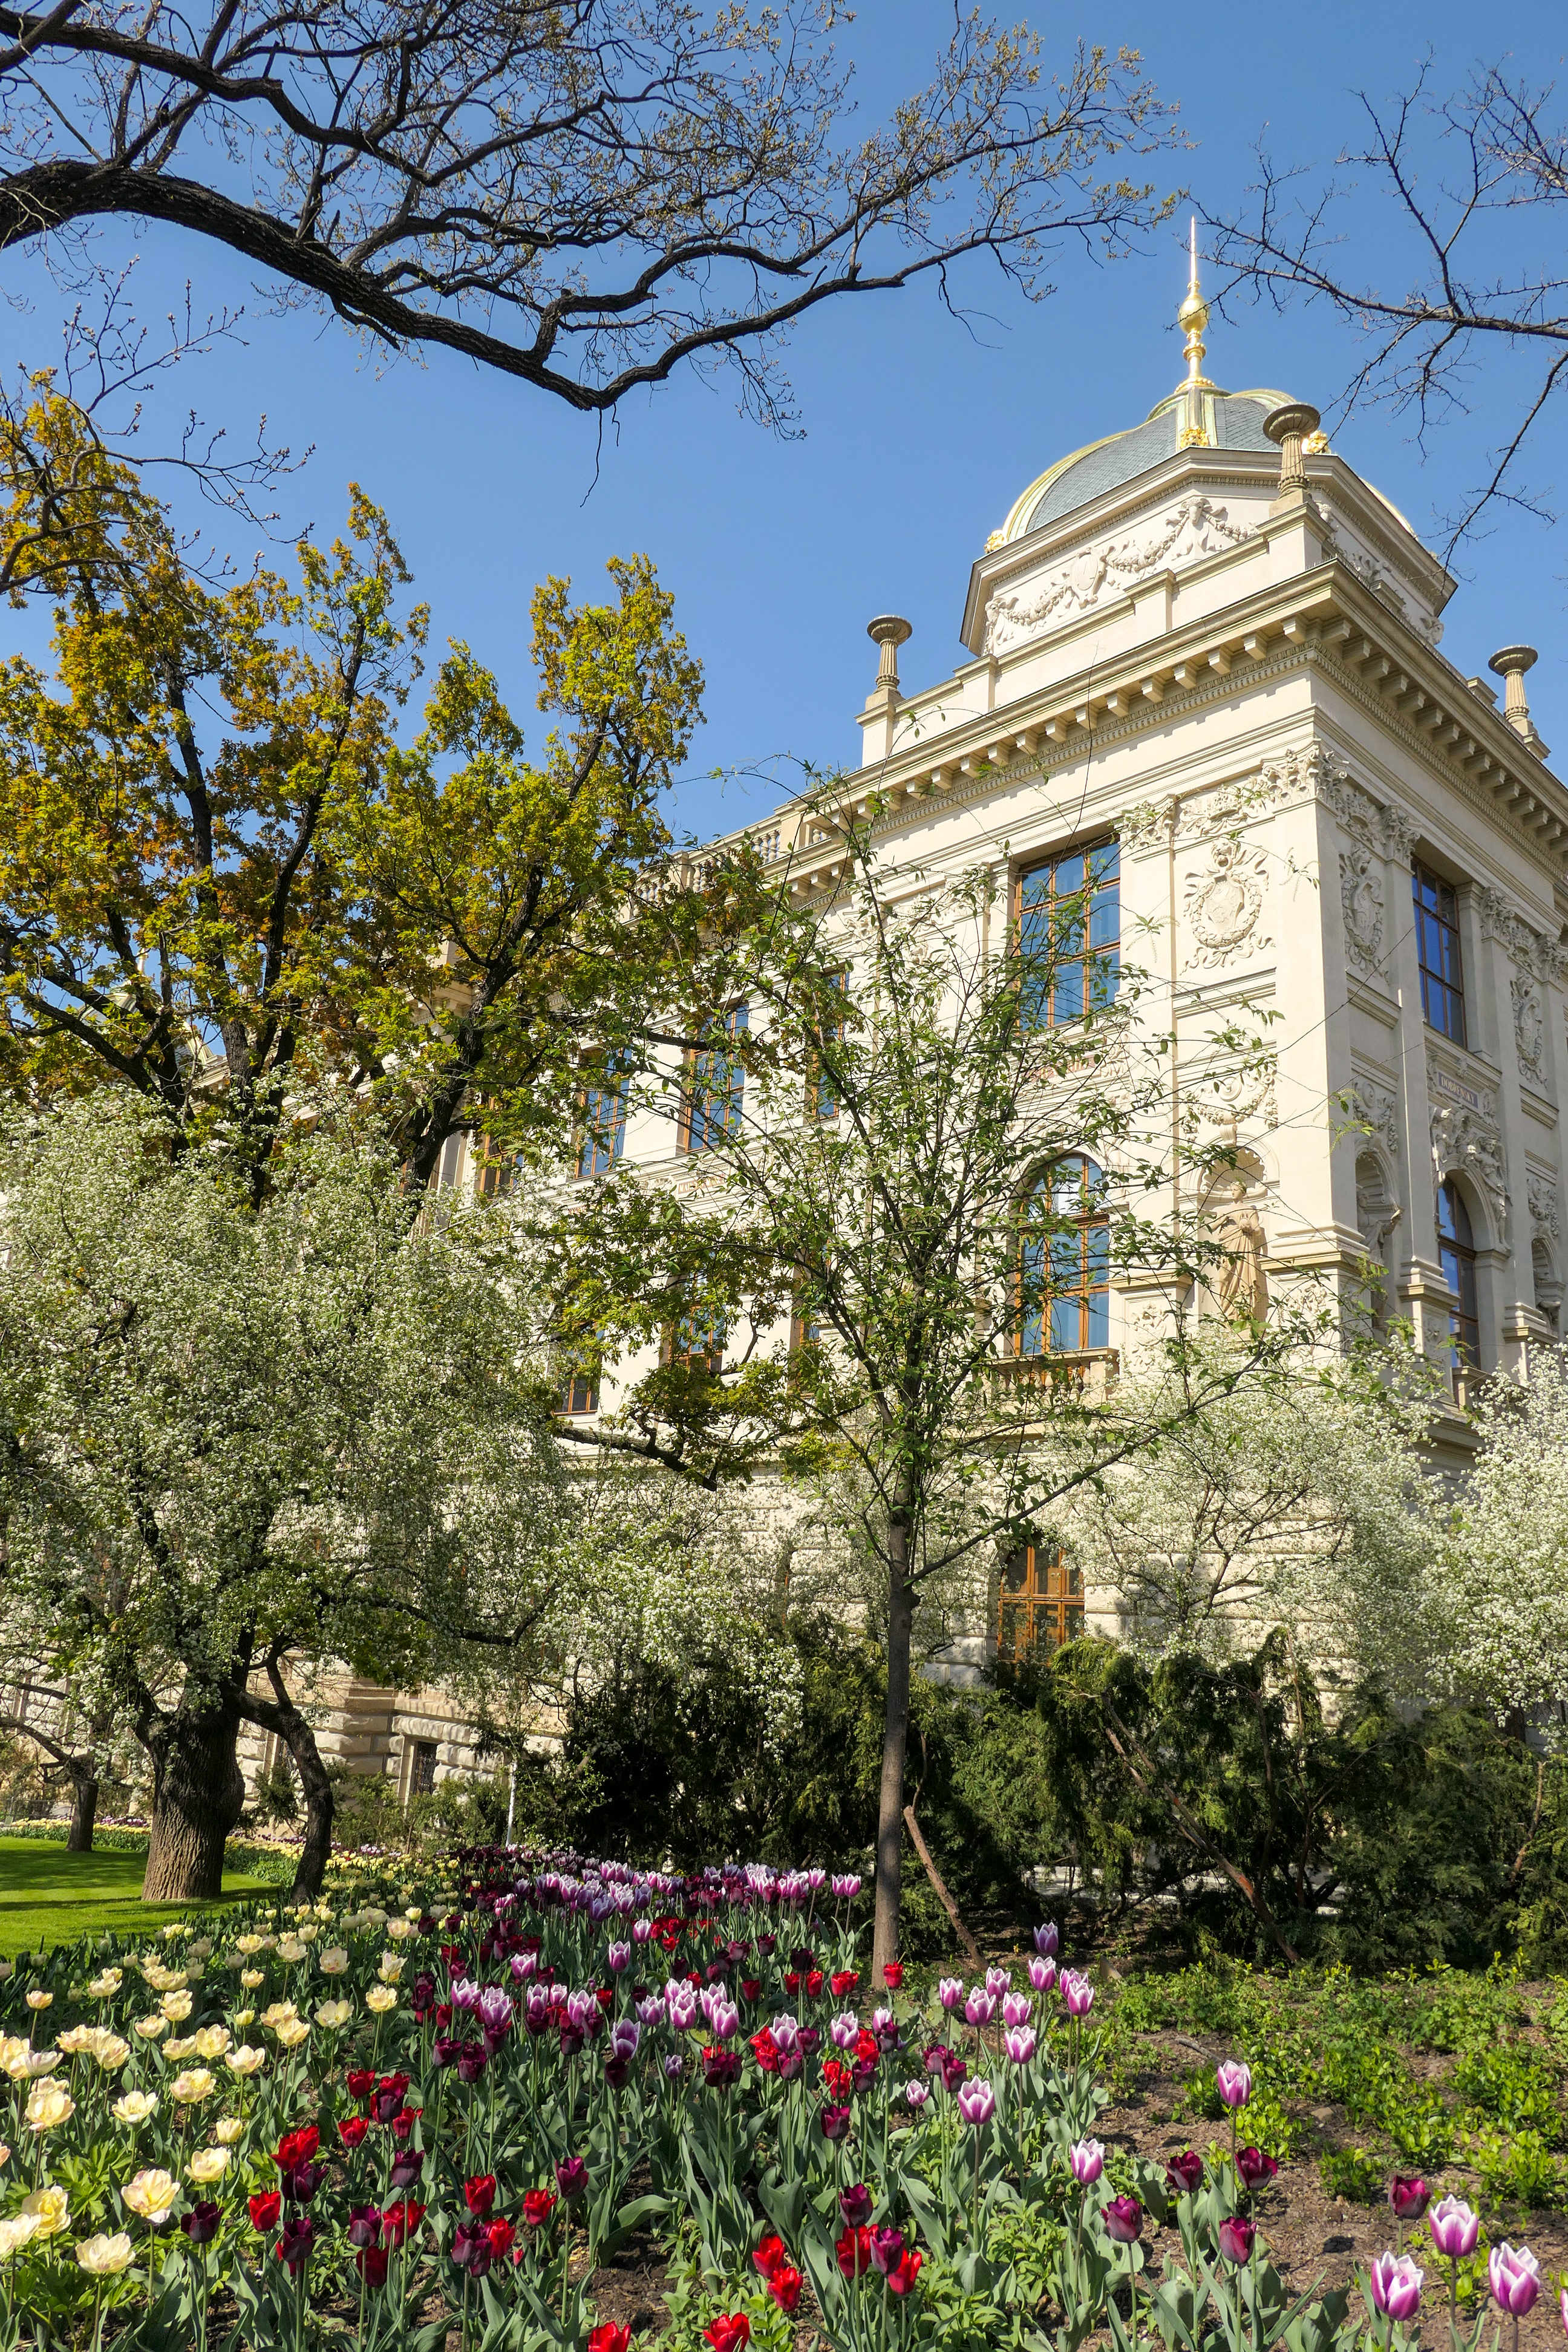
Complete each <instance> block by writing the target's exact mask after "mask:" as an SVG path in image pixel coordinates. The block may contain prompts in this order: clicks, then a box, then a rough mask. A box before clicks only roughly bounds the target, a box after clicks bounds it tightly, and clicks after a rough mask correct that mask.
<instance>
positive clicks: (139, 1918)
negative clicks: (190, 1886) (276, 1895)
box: [0, 1837, 276, 1958]
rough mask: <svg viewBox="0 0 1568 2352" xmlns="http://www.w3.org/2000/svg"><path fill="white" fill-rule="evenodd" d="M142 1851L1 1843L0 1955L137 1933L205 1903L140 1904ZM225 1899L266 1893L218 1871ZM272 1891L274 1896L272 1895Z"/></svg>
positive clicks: (255, 1882)
mask: <svg viewBox="0 0 1568 2352" xmlns="http://www.w3.org/2000/svg"><path fill="white" fill-rule="evenodd" d="M146 1866H147V1856H146V1853H145V1852H144V1851H142V1852H138V1853H116V1852H112V1851H110V1850H109V1849H105V1850H104V1851H103V1852H102V1853H67V1852H66V1850H65V1848H64V1846H63V1845H53V1844H50V1843H47V1841H45V1840H43V1839H41V1838H10V1837H0V1954H4V1955H5V1957H6V1958H15V1957H16V1954H17V1953H18V1952H25V1951H37V1950H38V1949H39V1948H47V1947H49V1946H51V1945H54V1944H68V1943H71V1942H73V1941H74V1940H75V1938H76V1937H78V1936H85V1935H88V1934H98V1933H100V1931H101V1930H102V1929H104V1928H105V1927H110V1928H112V1929H114V1930H115V1932H116V1933H117V1934H120V1935H128V1936H140V1935H144V1934H146V1933H147V1932H148V1930H149V1929H152V1928H154V1927H163V1926H165V1925H166V1924H167V1922H168V1921H169V1920H171V1919H181V1918H184V1917H185V1916H188V1914H189V1913H190V1912H191V1911H193V1910H198V1909H205V1907H207V1906H205V1905H195V1904H182V1903H143V1902H142V1872H143V1871H144V1870H145V1868H146ZM223 1891H224V1894H225V1895H226V1896H234V1895H259V1894H264V1893H266V1892H268V1881H267V1880H265V1879H261V1878H256V1877H252V1876H248V1875H247V1874H244V1873H242V1872H239V1871H225V1873H224V1880H223ZM271 1891H273V1892H276V1889H272V1890H271Z"/></svg>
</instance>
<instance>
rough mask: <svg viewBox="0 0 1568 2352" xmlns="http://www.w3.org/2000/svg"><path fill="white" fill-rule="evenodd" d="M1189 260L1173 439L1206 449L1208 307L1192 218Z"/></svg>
mask: <svg viewBox="0 0 1568 2352" xmlns="http://www.w3.org/2000/svg"><path fill="white" fill-rule="evenodd" d="M1190 251H1191V258H1190V260H1189V263H1188V267H1187V294H1186V299H1185V301H1184V303H1183V304H1182V307H1181V309H1180V310H1178V311H1177V313H1176V324H1177V326H1178V327H1181V328H1184V330H1185V331H1186V338H1187V340H1186V343H1185V345H1184V349H1183V354H1182V355H1183V357H1184V359H1185V361H1186V362H1187V373H1186V379H1185V381H1184V383H1182V384H1180V385H1179V386H1178V387H1177V388H1178V390H1179V391H1181V392H1183V393H1184V394H1185V395H1186V397H1185V399H1184V403H1183V408H1182V416H1183V422H1182V425H1181V428H1180V430H1179V432H1178V433H1177V436H1176V446H1177V447H1178V449H1206V448H1208V447H1209V446H1210V441H1209V435H1208V429H1207V427H1206V425H1205V423H1204V394H1205V392H1212V391H1213V390H1214V385H1213V384H1212V383H1210V381H1209V379H1208V377H1207V376H1206V375H1205V373H1204V372H1203V367H1204V352H1205V344H1204V329H1205V327H1206V326H1207V325H1208V322H1209V306H1208V304H1207V303H1206V302H1205V300H1204V298H1203V296H1202V295H1201V294H1200V293H1199V291H1198V223H1197V215H1196V214H1194V215H1193V221H1192V231H1191V240H1190Z"/></svg>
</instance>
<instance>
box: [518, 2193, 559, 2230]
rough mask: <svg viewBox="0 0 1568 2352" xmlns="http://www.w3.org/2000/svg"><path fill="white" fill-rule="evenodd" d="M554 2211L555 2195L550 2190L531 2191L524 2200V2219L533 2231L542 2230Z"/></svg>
mask: <svg viewBox="0 0 1568 2352" xmlns="http://www.w3.org/2000/svg"><path fill="white" fill-rule="evenodd" d="M554 2210H555V2197H554V2193H553V2191H552V2190H551V2189H530V2190H529V2192H528V2194H527V2196H526V2197H525V2198H524V2199H523V2200H522V2218H523V2220H524V2221H526V2222H527V2223H528V2226H529V2228H530V2229H531V2230H542V2229H543V2227H544V2224H545V2223H546V2221H549V2219H550V2216H551V2215H552V2213H553V2212H554Z"/></svg>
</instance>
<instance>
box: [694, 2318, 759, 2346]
mask: <svg viewBox="0 0 1568 2352" xmlns="http://www.w3.org/2000/svg"><path fill="white" fill-rule="evenodd" d="M702 2333H703V2335H704V2336H706V2337H707V2338H708V2341H709V2343H710V2344H711V2346H712V2347H713V2352H745V2347H746V2346H747V2345H748V2344H749V2343H750V2342H751V2340H752V2323H751V2321H750V2320H749V2319H748V2318H747V2316H746V2315H745V2313H744V2312H743V2311H721V2313H720V2314H719V2316H718V2317H717V2319H715V2320H714V2321H713V2323H712V2325H711V2326H708V2327H705V2328H704V2329H703V2331H702Z"/></svg>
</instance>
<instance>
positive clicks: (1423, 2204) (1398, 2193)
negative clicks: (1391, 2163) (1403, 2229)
mask: <svg viewBox="0 0 1568 2352" xmlns="http://www.w3.org/2000/svg"><path fill="white" fill-rule="evenodd" d="M1388 2201H1389V2203H1390V2204H1391V2205H1392V2206H1393V2208H1394V2220H1395V2221H1420V2220H1421V2218H1422V2216H1423V2215H1424V2214H1425V2212H1426V2208H1427V2206H1428V2205H1429V2204H1430V2203H1431V2201H1432V2191H1431V2190H1430V2189H1428V2188H1427V2186H1426V2182H1425V2181H1424V2180H1422V2179H1416V2178H1411V2179H1406V2178H1405V2175H1404V2174H1403V2173H1400V2172H1396V2173H1395V2174H1394V2178H1393V2179H1392V2180H1391V2181H1390V2182H1389V2184H1388Z"/></svg>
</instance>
